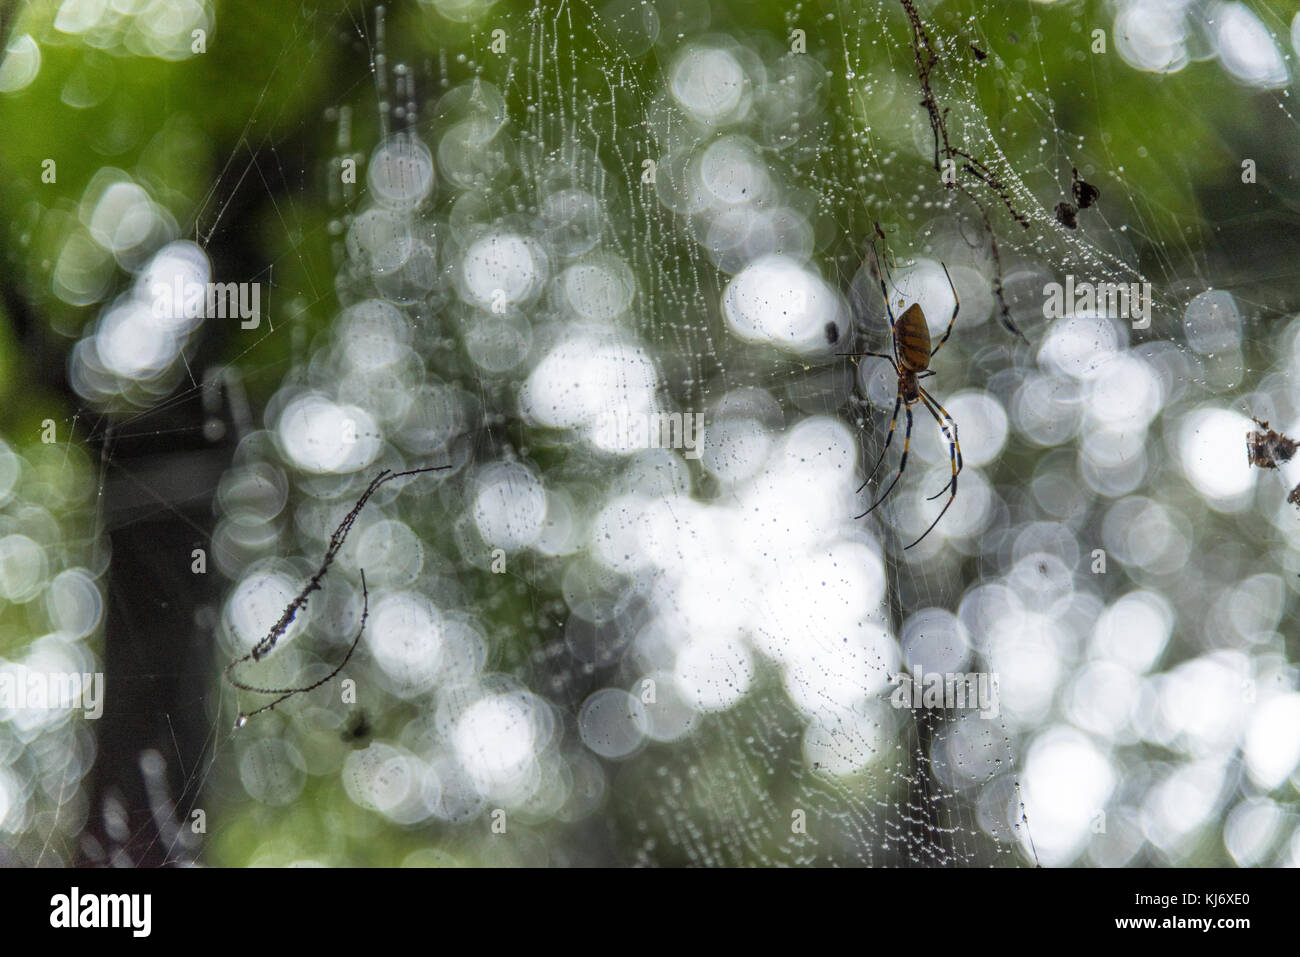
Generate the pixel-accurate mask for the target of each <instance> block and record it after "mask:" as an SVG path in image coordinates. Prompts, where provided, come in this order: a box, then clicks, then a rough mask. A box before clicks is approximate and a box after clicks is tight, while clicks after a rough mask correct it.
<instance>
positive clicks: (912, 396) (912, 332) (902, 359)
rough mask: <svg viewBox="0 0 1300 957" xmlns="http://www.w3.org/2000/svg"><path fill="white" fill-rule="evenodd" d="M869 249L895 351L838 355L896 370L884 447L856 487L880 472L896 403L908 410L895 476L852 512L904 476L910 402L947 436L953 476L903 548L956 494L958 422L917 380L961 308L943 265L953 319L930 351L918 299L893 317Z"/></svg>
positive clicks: (895, 422) (881, 275)
mask: <svg viewBox="0 0 1300 957" xmlns="http://www.w3.org/2000/svg"><path fill="white" fill-rule="evenodd" d="M871 251H872V254H873V256H874V257H875V260H876V278H877V279H878V280H879V281H880V293H881V295H882V296H883V297H884V299H885V313H886V314H887V315H888V316H889V328H890V331H891V332H892V333H893V348H894V354H893V355H892V356H891V355H885V354H884V353H881V352H844V353H840V354H841V355H847V356H854V357H857V356H874V357H875V358H877V359H888V360H889V364H890V365H892V366H893V367H894V371H895V372H896V373H897V374H898V397H897V398H896V399H895V400H894V414H893V416H892V417H891V418H890V420H889V434H888V435H887V436H886V437H885V447H884V448H883V449H881V450H880V458H878V459H876V464H875V467H874V468H872V470H871V474H870V475H868V476H867V478H866V480H865V481H864V482H863V483H862V484H861V485H860V486H858V491H859V492H861V491H862V490H863V489H864V488H866V487H867V483H868V482H870V481H871V479H872V478H873V477H874V476H875V474H876V472H877V471H879V469H880V464H881V463H882V462H883V461H884V460H885V453H886V452H888V451H889V443H890V442H892V441H893V439H894V428H895V426H897V425H898V410H899V408H900V407H902V408H904V410H905V411H906V413H907V432H906V434H905V435H904V436H903V457H902V458H901V459H900V460H899V462H898V474H897V475H895V476H894V480H893V481H892V482H890V483H889V487H888V488H886V489H885V491H884V492H883V493H882V494H881V496H880V498H878V499H876V501H875V503H874V504H873V505H872V506H871V507H870V508H868V509H867V510H866V511H865V512H863V513H862V514H861V515H855V516H854V518H865V517H866V516H868V515H870V514H871V513H872V512H873V511H875V509H876V507H877V506H878V505H880V503H881V502H883V501H884V500H885V498H886V497H887V496H888V495H889V493H890V492H892V491H893V490H894V486H895V485H897V484H898V480H899V479H900V478H902V477H903V469H905V468H906V467H907V452H908V448H909V446H910V445H911V442H912V406H914V405H916V403H918V402H920V403H921V405H923V406H925V408H926V410H927V411H928V412H929V413H930V415H932V416H934V421H935V422H937V423H938V425H939V428H940V429H942V430H943V434H944V438H946V439H947V440H948V459H949V461H950V462H951V464H952V478H951V479H949V481H948V484H947V485H945V486H944V487H943V488H941V489H940V490H939V491H938V493H937V494H935V495H931V496H930V497H929V498H927V499H926V501H927V502H932V501H934V500H935V499H936V498H938V497H939V496H940V495H942V494H943V493H944V492H950V494H949V496H948V501H947V502H945V503H944V506H943V509H942V510H941V511H940V512H939V515H938V516H937V517H936V518H935V520H934V521H933V522H931V523H930V527H929V528H927V529H926V530H925V531H924V532H922V533H921V538H918V539H917V540H916V541H915V542H912V544H911V545H907V546H905V547H906V548H911V547H912V545H916V544H917V543H918V542H920V541H921V539H922V538H925V536H926V535H929V534H930V532H932V531H933V530H934V527H935V526H936V525H938V524H939V519H941V518H943V516H944V512H947V511H948V506H950V505H952V502H953V499H955V498H956V497H957V474H958V473H959V472H960V471H961V443H960V442H959V441H958V440H957V422H956V420H954V419H953V417H952V416H951V415H949V414H948V411H947V410H946V409H945V408H944V407H943V406H942V405H940V404H939V401H938V400H937V399H935V397H934V396H932V395H931V394H930V393H929V392H927V391H926V390H925V387H924V386H922V385H921V384H920V383H919V382H918V381H917V380H918V379H924V378H925V377H926V376H932V375H934V374H935V373H934V370H933V369H931V368H930V359H931V358H933V357H934V355H935V353H937V352H938V351H939V350H940V349H941V348H943V344H944V343H945V342H947V341H948V337H949V336H951V335H952V327H953V324H954V323H956V321H957V313H958V311H959V310H960V309H961V302H960V301H959V300H958V299H957V287H956V286H955V285H953V281H952V276H951V275H949V273H948V267H947V266H944V267H943V274H944V276H946V277H947V279H948V287H949V288H950V289H952V301H953V307H952V318H951V319H949V320H948V328H947V330H945V332H944V334H943V338H942V339H940V340H939V344H938V345H936V346H935V347H934V348H933V349H931V348H930V327H929V325H928V324H927V323H926V319H925V313H924V312H923V311H922V310H921V306H920V304H919V303H912V305H911V306H909V307H908V308H907V309H906V310H905V311H904V312H903V315H902V316H900V317H899V318H898V319H895V318H894V311H893V310H892V309H891V308H890V307H889V291H888V289H886V287H885V276H884V273H882V271H881V269H880V255H879V253H877V252H876V244H875V242H874V240H873V241H872V244H871ZM888 268H889V267H888V266H886V267H885V270H886V271H887V270H888ZM889 281H890V283H891V284H892V283H893V281H894V280H893V277H892V276H891V277H890V280H889ZM903 302H904V300H902V299H900V300H899V301H898V305H899V307H900V308H901V307H902V305H903ZM949 425H951V426H952V429H951V431H949V428H948V426H949Z"/></svg>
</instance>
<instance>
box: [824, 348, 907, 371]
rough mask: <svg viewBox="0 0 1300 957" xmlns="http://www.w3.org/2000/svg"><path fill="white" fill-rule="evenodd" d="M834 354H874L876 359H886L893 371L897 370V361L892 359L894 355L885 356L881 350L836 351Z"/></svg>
mask: <svg viewBox="0 0 1300 957" xmlns="http://www.w3.org/2000/svg"><path fill="white" fill-rule="evenodd" d="M835 354H836V355H837V356H875V357H876V358H877V359H888V360H889V364H890V365H892V366H893V367H894V371H895V372H897V371H898V363H897V362H896V361H894V357H893V356H887V355H885V354H884V353H883V352H837V353H835Z"/></svg>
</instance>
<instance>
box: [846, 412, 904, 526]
mask: <svg viewBox="0 0 1300 957" xmlns="http://www.w3.org/2000/svg"><path fill="white" fill-rule="evenodd" d="M905 409H906V411H907V432H906V433H905V434H904V435H903V457H902V458H901V459H899V460H898V474H897V475H895V476H894V480H893V481H892V482H890V483H889V488H887V489H885V491H884V493H883V494H882V495H881V496H880V498H878V499H876V502H875V504H874V505H872V506H871V508H869V509H867V510H866V511H865V512H863V513H862V514H861V515H855V516H853V517H854V518H865V517H866V516H868V515H870V514H871V513H872V512H873V511H875V510H876V506H878V505H879V504H880V503H881V502H883V501H884V500H885V499H886V498H887V497H888V496H889V493H890V492H892V491H893V490H894V486H895V485H897V484H898V480H899V479H900V478H902V477H903V469H905V468H907V452H908V449H909V448H910V447H911V445H912V407H911V405H907V406H905Z"/></svg>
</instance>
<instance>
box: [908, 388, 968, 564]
mask: <svg viewBox="0 0 1300 957" xmlns="http://www.w3.org/2000/svg"><path fill="white" fill-rule="evenodd" d="M921 393H922V400H928V401H925V407H926V408H927V409H929V410H930V414H931V415H934V409H931V408H930V403H932V402H933V403H934V405H935V406H936V407H937V408H938V409H939V411H940V412H942V413H943V414H944V416H945V417H946V418H947V419H948V421H949V422H951V423H952V435H951V436H950V440H949V442H948V460H949V461H950V462H951V463H952V479H951V480H950V481H949V482H948V484H947V485H946V486H944V488H943V491H940V492H939V495H942V494H943V493H944V492H945V491H949V490H951V493H950V494H949V495H948V501H946V502H944V503H943V508H942V509H940V510H939V514H938V515H936V516H935V519H934V521H933V522H931V523H930V527H929V528H927V529H926V530H925V531H924V532H922V533H921V537H920V538H918V539H917V540H916V541H914V542H912V545H916V544H917V543H918V542H920V541H921V539H922V538H925V536H927V535H929V534H930V533H931V532H932V531H934V527H935V526H936V525H938V524H939V519H941V518H943V516H944V514H945V513H946V512H947V511H948V508H949V506H951V505H952V503H953V500H954V499H955V498H956V497H957V473H958V472H960V471H961V444H960V443H959V442H958V441H957V423H956V421H955V420H954V419H953V417H952V416H951V415H949V414H948V411H947V410H946V409H944V407H943V406H941V405H939V403H938V402H937V401H935V399H934V397H933V396H931V395H930V394H929V393H928V392H926V391H925V390H924V389H922V390H921ZM935 421H937V422H939V425H940V427H941V428H943V422H942V421H941V420H940V419H939V417H938V416H937V415H935ZM943 430H944V433H945V434H947V432H948V430H947V429H946V428H944V429H943ZM939 495H935V496H933V497H932V498H931V499H929V501H933V499H935V498H938V497H939ZM912 545H905V546H903V548H904V550H906V549H909V548H911V547H912Z"/></svg>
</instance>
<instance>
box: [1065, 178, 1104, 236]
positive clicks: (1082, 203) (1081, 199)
mask: <svg viewBox="0 0 1300 957" xmlns="http://www.w3.org/2000/svg"><path fill="white" fill-rule="evenodd" d="M1070 192H1071V193H1072V194H1073V195H1074V202H1073V203H1057V204H1056V221H1057V222H1058V223H1060V224H1061V225H1062V226H1064V227H1066V228H1067V229H1078V228H1079V210H1081V209H1087V208H1088V207H1089V206H1091V205H1092V204H1093V203H1095V202H1097V200H1098V199H1100V198H1101V190H1099V189H1098V188H1097V187H1096V186H1093V185H1092V184H1091V183H1089V182H1087V181H1086V180H1083V179H1080V178H1079V171H1078V170H1077V169H1075V168H1074V167H1071V168H1070Z"/></svg>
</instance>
